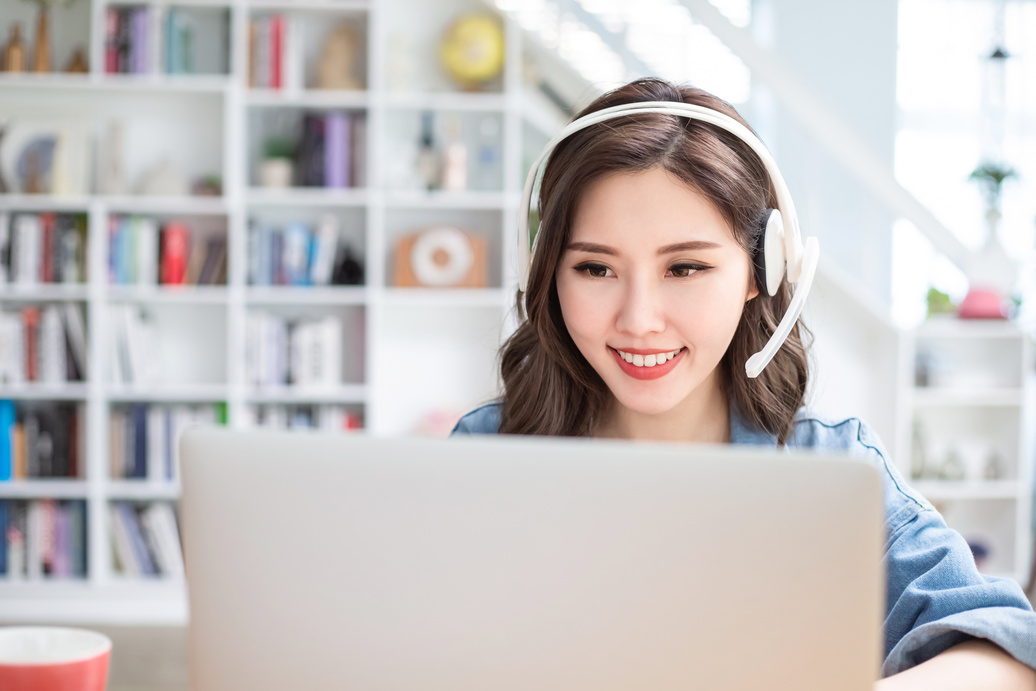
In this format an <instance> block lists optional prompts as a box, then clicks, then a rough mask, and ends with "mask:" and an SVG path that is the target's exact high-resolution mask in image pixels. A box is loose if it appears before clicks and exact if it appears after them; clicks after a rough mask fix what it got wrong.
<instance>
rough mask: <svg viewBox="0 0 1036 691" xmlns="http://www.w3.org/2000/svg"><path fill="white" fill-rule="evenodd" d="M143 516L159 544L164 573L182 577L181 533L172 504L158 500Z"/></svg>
mask: <svg viewBox="0 0 1036 691" xmlns="http://www.w3.org/2000/svg"><path fill="white" fill-rule="evenodd" d="M142 517H143V518H144V519H145V520H146V525H147V527H148V529H149V530H150V531H151V532H152V534H153V536H154V540H155V543H156V544H157V545H158V551H159V554H160V555H161V570H162V573H163V574H165V575H167V576H174V577H182V576H183V575H184V564H183V550H182V548H181V546H180V534H179V530H178V529H177V525H176V516H175V514H174V513H173V508H172V506H170V505H169V504H166V503H164V502H162V503H159V502H156V503H154V504H151V505H150V506H149V507H147V508H146V509H145V510H144V512H143V514H142Z"/></svg>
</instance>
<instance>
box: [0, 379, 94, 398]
mask: <svg viewBox="0 0 1036 691" xmlns="http://www.w3.org/2000/svg"><path fill="white" fill-rule="evenodd" d="M89 393H90V391H89V383H87V382H66V383H60V384H37V383H35V382H29V383H25V384H0V399H9V400H15V401H18V400H22V401H85V400H86V399H87V398H88V396H89Z"/></svg>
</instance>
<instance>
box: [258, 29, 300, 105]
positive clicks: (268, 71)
mask: <svg viewBox="0 0 1036 691" xmlns="http://www.w3.org/2000/svg"><path fill="white" fill-rule="evenodd" d="M303 41H304V35H303V26H302V22H301V18H300V17H293V16H291V15H284V14H270V15H266V16H261V17H253V18H251V19H250V20H249V21H248V86H250V87H251V88H253V89H292V90H296V89H302V88H304V87H305V84H304V79H303V76H304V75H303V71H304V65H303V60H304V57H303V51H304V49H305V44H304V42H303Z"/></svg>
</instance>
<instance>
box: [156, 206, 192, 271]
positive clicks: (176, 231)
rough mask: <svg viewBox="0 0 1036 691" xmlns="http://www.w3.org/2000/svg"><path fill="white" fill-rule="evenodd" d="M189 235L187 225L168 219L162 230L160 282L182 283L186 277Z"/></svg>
mask: <svg viewBox="0 0 1036 691" xmlns="http://www.w3.org/2000/svg"><path fill="white" fill-rule="evenodd" d="M189 245H190V235H189V232H188V230H187V227H186V226H185V225H183V224H181V223H179V222H177V221H170V222H169V223H167V224H166V226H165V228H164V229H163V230H162V267H161V275H162V283H163V284H165V285H183V283H184V281H185V280H186V277H187V257H188V251H189Z"/></svg>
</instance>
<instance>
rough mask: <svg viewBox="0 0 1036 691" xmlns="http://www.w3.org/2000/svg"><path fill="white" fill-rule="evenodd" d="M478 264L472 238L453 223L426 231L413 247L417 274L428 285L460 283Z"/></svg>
mask: <svg viewBox="0 0 1036 691" xmlns="http://www.w3.org/2000/svg"><path fill="white" fill-rule="evenodd" d="M474 263H475V252H474V250H473V249H472V247H471V241H470V240H468V236H467V235H465V234H464V233H463V232H462V231H460V230H458V229H457V228H454V227H453V226H435V227H433V228H429V229H427V230H425V231H423V232H422V233H421V234H420V235H419V236H418V238H417V240H416V241H415V242H414V246H413V247H412V248H411V250H410V265H411V267H413V271H414V276H415V277H416V278H417V280H418V281H419V282H420V283H421V284H422V285H426V286H451V285H454V284H457V283H460V282H461V281H463V280H464V278H465V276H467V275H468V272H469V271H470V270H471V267H472V265H473V264H474Z"/></svg>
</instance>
